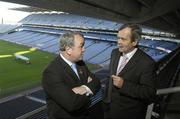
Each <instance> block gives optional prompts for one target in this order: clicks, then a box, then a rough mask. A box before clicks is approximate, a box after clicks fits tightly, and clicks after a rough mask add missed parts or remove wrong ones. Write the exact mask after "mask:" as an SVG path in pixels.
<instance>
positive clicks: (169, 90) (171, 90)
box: [145, 86, 180, 119]
mask: <svg viewBox="0 0 180 119" xmlns="http://www.w3.org/2000/svg"><path fill="white" fill-rule="evenodd" d="M171 93H180V86H177V87H172V88H165V89H159V90H157V92H156V94H157V96H159V95H168V94H171ZM154 105H155V104H154V103H152V104H150V105H149V106H148V109H147V113H146V118H145V119H151V117H152V116H154V117H155V118H159V117H160V114H158V113H157V112H154V111H153V108H154Z"/></svg>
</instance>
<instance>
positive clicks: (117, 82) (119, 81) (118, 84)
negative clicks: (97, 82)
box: [111, 75, 124, 88]
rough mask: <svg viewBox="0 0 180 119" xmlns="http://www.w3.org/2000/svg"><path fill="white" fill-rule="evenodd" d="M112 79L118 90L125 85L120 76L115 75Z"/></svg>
mask: <svg viewBox="0 0 180 119" xmlns="http://www.w3.org/2000/svg"><path fill="white" fill-rule="evenodd" d="M111 78H112V80H113V85H114V86H116V87H118V88H121V87H122V86H123V83H124V80H123V78H121V77H119V76H115V75H112V76H111Z"/></svg>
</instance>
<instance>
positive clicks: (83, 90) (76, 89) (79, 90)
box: [72, 86, 87, 95]
mask: <svg viewBox="0 0 180 119" xmlns="http://www.w3.org/2000/svg"><path fill="white" fill-rule="evenodd" d="M72 91H73V92H74V93H76V94H79V95H84V94H86V92H87V91H86V88H85V87H83V86H79V87H74V88H73V89H72Z"/></svg>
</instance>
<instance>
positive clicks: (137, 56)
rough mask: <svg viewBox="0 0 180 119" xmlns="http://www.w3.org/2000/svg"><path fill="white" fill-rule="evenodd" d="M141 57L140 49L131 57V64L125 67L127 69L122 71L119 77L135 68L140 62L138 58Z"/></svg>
mask: <svg viewBox="0 0 180 119" xmlns="http://www.w3.org/2000/svg"><path fill="white" fill-rule="evenodd" d="M139 57H140V55H139V49H138V50H137V51H136V53H135V54H134V55H133V56H132V57H131V59H130V60H129V62H128V63H127V64H126V65H125V67H124V68H123V69H122V71H121V72H120V73H119V75H123V74H124V73H126V72H127V71H129V70H130V69H132V68H134V67H135V66H136V64H137V62H138V61H139V60H138V58H139Z"/></svg>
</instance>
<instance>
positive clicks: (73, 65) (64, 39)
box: [42, 32, 100, 119]
mask: <svg viewBox="0 0 180 119" xmlns="http://www.w3.org/2000/svg"><path fill="white" fill-rule="evenodd" d="M84 43H85V42H84V38H83V36H82V35H80V34H79V33H74V32H69V33H65V34H63V35H62V36H61V37H60V54H59V55H58V56H57V57H56V58H55V59H54V60H53V61H52V62H51V63H50V64H49V65H48V66H47V68H46V69H45V70H44V72H43V80H42V85H43V88H44V91H45V93H46V96H47V98H46V101H47V110H48V118H49V119H59V118H88V117H89V114H88V107H89V105H90V98H89V97H90V95H94V94H96V92H97V91H98V90H99V88H100V82H99V80H98V79H96V78H95V77H94V75H93V74H92V73H91V72H90V71H89V70H88V68H87V67H86V65H85V63H84V62H83V61H82V58H83V53H84V51H85V49H84Z"/></svg>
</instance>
